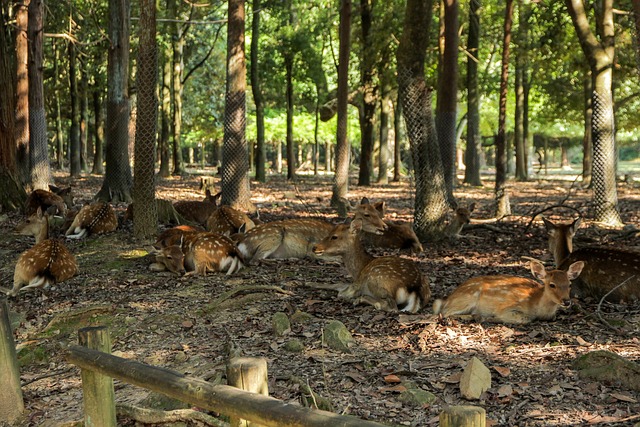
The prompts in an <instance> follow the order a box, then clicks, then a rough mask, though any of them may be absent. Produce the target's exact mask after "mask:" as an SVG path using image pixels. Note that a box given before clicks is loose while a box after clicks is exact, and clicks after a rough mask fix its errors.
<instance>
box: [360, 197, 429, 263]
mask: <svg viewBox="0 0 640 427" xmlns="http://www.w3.org/2000/svg"><path fill="white" fill-rule="evenodd" d="M384 214H385V203H384V202H383V201H382V202H377V203H375V204H371V203H369V199H367V198H366V197H363V198H362V201H361V202H360V204H359V205H358V206H357V207H356V212H355V215H354V219H363V220H365V221H366V220H368V219H369V220H370V218H373V217H375V216H377V219H379V220H380V221H382V218H384ZM384 224H385V226H386V228H385V229H384V230H383V232H382V234H380V233H375V234H372V233H365V234H364V235H363V236H362V239H363V241H364V243H365V245H367V246H375V247H378V248H389V249H409V250H411V252H414V253H419V252H422V251H423V248H422V244H421V243H420V240H419V239H418V236H416V233H415V232H414V231H413V229H412V228H411V226H410V225H409V224H394V223H393V222H390V221H384ZM365 231H367V230H366V228H365Z"/></svg>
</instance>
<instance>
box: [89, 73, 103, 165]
mask: <svg viewBox="0 0 640 427" xmlns="http://www.w3.org/2000/svg"><path fill="white" fill-rule="evenodd" d="M103 118H104V114H103V113H102V89H101V87H100V86H99V85H96V86H95V87H94V88H93V127H94V129H95V139H94V144H93V150H94V151H93V167H92V169H91V173H92V174H96V175H102V174H103V173H104V165H103V163H104V119H103Z"/></svg>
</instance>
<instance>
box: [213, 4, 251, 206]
mask: <svg viewBox="0 0 640 427" xmlns="http://www.w3.org/2000/svg"><path fill="white" fill-rule="evenodd" d="M228 8H229V22H228V24H227V87H226V96H225V108H224V117H225V119H224V145H223V148H222V150H223V151H222V201H221V202H222V204H225V205H230V206H233V207H236V208H238V209H244V210H249V211H253V210H255V207H254V206H253V205H252V204H251V200H250V199H251V191H250V189H249V159H248V154H247V141H246V136H245V130H246V120H247V116H246V115H247V111H246V95H245V93H246V86H247V82H246V75H247V69H246V63H245V53H244V25H245V12H244V0H229V2H228Z"/></svg>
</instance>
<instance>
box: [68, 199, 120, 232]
mask: <svg viewBox="0 0 640 427" xmlns="http://www.w3.org/2000/svg"><path fill="white" fill-rule="evenodd" d="M116 228H118V217H117V216H116V212H115V210H114V209H113V206H111V204H109V203H107V202H95V203H92V204H90V205H85V206H83V207H82V209H80V211H79V212H78V214H77V215H76V217H75V218H74V220H73V223H72V224H71V226H70V227H69V229H68V230H67V232H66V234H67V235H70V234H72V233H74V232H77V231H79V230H86V231H87V232H89V233H91V234H104V233H109V232H111V231H114V230H115V229H116Z"/></svg>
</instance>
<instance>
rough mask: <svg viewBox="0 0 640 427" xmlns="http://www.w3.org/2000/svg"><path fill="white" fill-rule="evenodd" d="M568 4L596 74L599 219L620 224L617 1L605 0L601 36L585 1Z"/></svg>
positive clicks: (593, 126)
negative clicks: (615, 65)
mask: <svg viewBox="0 0 640 427" xmlns="http://www.w3.org/2000/svg"><path fill="white" fill-rule="evenodd" d="M565 3H566V5H567V9H568V10H569V15H571V21H572V22H573V26H574V28H575V30H576V33H577V35H578V40H579V41H580V46H581V47H582V51H583V52H584V54H585V56H586V58H587V60H588V61H589V66H590V67H591V75H592V77H593V93H592V107H593V120H592V123H591V133H592V139H593V175H592V183H593V190H594V191H593V204H594V207H595V220H596V221H598V222H600V223H603V224H606V225H609V226H620V225H622V220H621V218H620V213H619V212H618V190H617V188H616V167H617V164H616V163H617V161H616V142H615V131H614V129H615V116H614V110H613V90H612V82H613V61H614V55H615V30H614V26H613V0H603V2H602V4H601V8H600V13H597V14H596V21H597V22H596V25H595V27H596V28H597V30H598V37H596V36H595V35H594V34H593V32H592V31H591V28H590V26H589V21H588V18H587V14H586V12H585V9H584V5H583V3H582V0H565Z"/></svg>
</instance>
